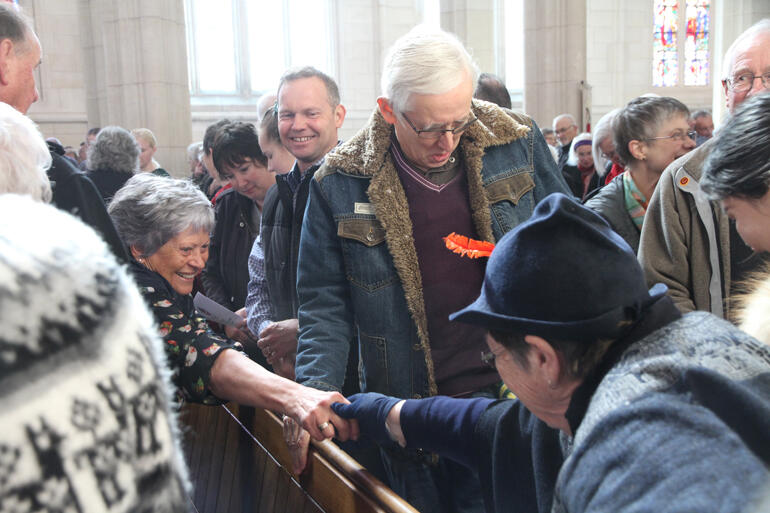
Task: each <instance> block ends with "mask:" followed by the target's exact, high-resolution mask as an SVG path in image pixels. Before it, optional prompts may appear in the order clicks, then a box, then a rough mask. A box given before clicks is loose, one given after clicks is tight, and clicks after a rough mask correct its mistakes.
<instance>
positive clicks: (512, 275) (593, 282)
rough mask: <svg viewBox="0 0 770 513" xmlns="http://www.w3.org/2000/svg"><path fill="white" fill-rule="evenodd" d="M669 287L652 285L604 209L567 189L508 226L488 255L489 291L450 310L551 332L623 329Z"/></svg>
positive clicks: (578, 334)
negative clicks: (598, 209)
mask: <svg viewBox="0 0 770 513" xmlns="http://www.w3.org/2000/svg"><path fill="white" fill-rule="evenodd" d="M665 292H666V287H665V285H662V284H658V285H656V286H655V287H653V288H652V289H649V290H648V289H647V284H646V282H645V279H644V273H643V272H642V269H641V267H639V264H638V262H637V260H636V255H635V254H634V252H633V250H632V249H631V247H630V246H629V245H628V244H627V243H626V242H625V241H624V240H623V238H622V237H620V236H619V235H618V234H617V233H615V232H614V231H613V230H612V229H611V228H610V227H609V225H608V224H607V223H606V222H605V221H604V219H602V218H601V217H600V216H599V215H598V214H596V213H595V212H593V211H592V210H590V209H589V208H586V207H584V206H582V205H580V204H579V203H577V202H576V201H575V200H573V199H571V198H569V197H567V196H565V195H564V194H561V193H554V194H551V195H550V196H548V197H546V198H545V199H543V201H541V202H540V204H539V205H537V207H536V208H535V211H534V212H533V213H532V216H531V217H530V218H529V219H528V220H527V221H525V222H523V223H521V224H520V225H518V226H517V227H516V228H514V229H513V230H511V231H510V232H509V233H508V234H506V235H505V236H504V237H503V238H502V239H500V241H499V242H498V243H497V245H496V246H495V249H494V250H493V251H492V255H491V256H490V257H489V262H488V263H487V269H486V273H485V275H484V284H483V286H482V290H481V295H480V296H479V297H478V299H476V301H474V302H473V303H472V304H471V305H469V306H467V307H466V308H464V309H462V310H460V311H459V312H455V313H453V314H452V315H450V316H449V318H450V319H451V320H453V321H454V320H456V321H461V322H467V323H470V324H478V325H482V326H485V327H487V328H490V329H495V330H498V331H504V332H517V333H523V334H530V335H538V336H541V337H543V338H545V339H548V338H549V337H551V338H556V339H561V340H575V341H582V340H587V341H590V340H596V339H597V338H605V337H613V338H614V337H616V336H618V335H619V334H620V333H621V331H622V328H621V327H619V323H620V322H621V321H624V320H631V321H634V320H636V319H638V318H639V317H640V316H641V312H642V310H643V309H644V308H645V307H646V306H647V305H649V304H650V303H652V302H654V301H655V300H657V299H658V298H660V297H661V296H662V295H664V294H665Z"/></svg>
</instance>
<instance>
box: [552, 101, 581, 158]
mask: <svg viewBox="0 0 770 513" xmlns="http://www.w3.org/2000/svg"><path fill="white" fill-rule="evenodd" d="M553 132H554V133H555V134H556V139H557V140H558V141H559V161H558V162H557V167H558V168H559V171H562V170H563V169H564V166H565V165H566V164H567V159H569V149H570V146H571V145H572V139H574V138H575V136H576V135H577V134H578V126H577V123H576V122H575V118H574V117H573V116H572V114H559V115H558V116H556V117H555V118H553Z"/></svg>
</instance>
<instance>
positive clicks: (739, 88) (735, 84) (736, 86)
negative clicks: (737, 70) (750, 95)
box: [725, 73, 770, 93]
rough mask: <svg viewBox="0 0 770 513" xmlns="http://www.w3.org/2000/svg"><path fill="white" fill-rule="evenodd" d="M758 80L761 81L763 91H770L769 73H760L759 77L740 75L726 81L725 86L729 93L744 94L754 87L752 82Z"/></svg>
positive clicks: (746, 74)
mask: <svg viewBox="0 0 770 513" xmlns="http://www.w3.org/2000/svg"><path fill="white" fill-rule="evenodd" d="M758 78H759V79H762V86H764V88H765V89H770V73H762V74H761V75H753V74H751V73H741V74H740V75H738V76H736V77H733V78H728V79H726V80H725V82H727V86H728V87H729V88H730V90H731V91H733V92H737V93H745V92H746V91H748V90H750V89H751V88H752V87H754V81H755V80H756V79H758Z"/></svg>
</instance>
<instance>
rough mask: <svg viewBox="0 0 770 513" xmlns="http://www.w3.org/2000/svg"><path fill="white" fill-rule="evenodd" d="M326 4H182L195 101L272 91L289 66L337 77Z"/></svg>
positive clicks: (291, 0)
mask: <svg viewBox="0 0 770 513" xmlns="http://www.w3.org/2000/svg"><path fill="white" fill-rule="evenodd" d="M330 11H331V9H330V2H329V0H270V1H253V0H216V1H214V0H186V1H185V15H186V22H187V23H186V27H187V48H188V61H189V70H190V94H191V96H192V99H193V102H194V103H196V102H198V103H206V102H208V101H221V100H222V99H227V98H229V99H230V100H231V101H237V98H241V99H247V98H249V97H252V98H253V97H254V96H259V95H261V94H263V93H264V92H267V91H272V90H274V89H275V88H276V87H277V85H278V80H279V78H280V77H281V74H282V73H283V72H284V71H285V70H286V69H287V68H290V67H293V66H301V65H312V66H315V67H317V68H319V69H321V70H323V71H325V72H327V73H329V74H331V75H332V76H334V75H335V73H334V70H333V67H334V64H335V63H334V59H333V55H334V49H333V45H332V16H331V12H330Z"/></svg>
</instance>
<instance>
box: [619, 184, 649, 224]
mask: <svg viewBox="0 0 770 513" xmlns="http://www.w3.org/2000/svg"><path fill="white" fill-rule="evenodd" d="M623 190H624V193H625V198H626V210H628V215H630V216H631V219H633V221H634V224H635V225H636V227H637V228H638V229H639V230H640V231H641V229H642V223H643V222H644V214H645V213H646V212H647V198H645V197H644V194H642V191H640V190H639V188H638V187H637V186H636V184H635V183H634V179H633V178H631V173H630V172H629V171H625V172H623Z"/></svg>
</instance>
